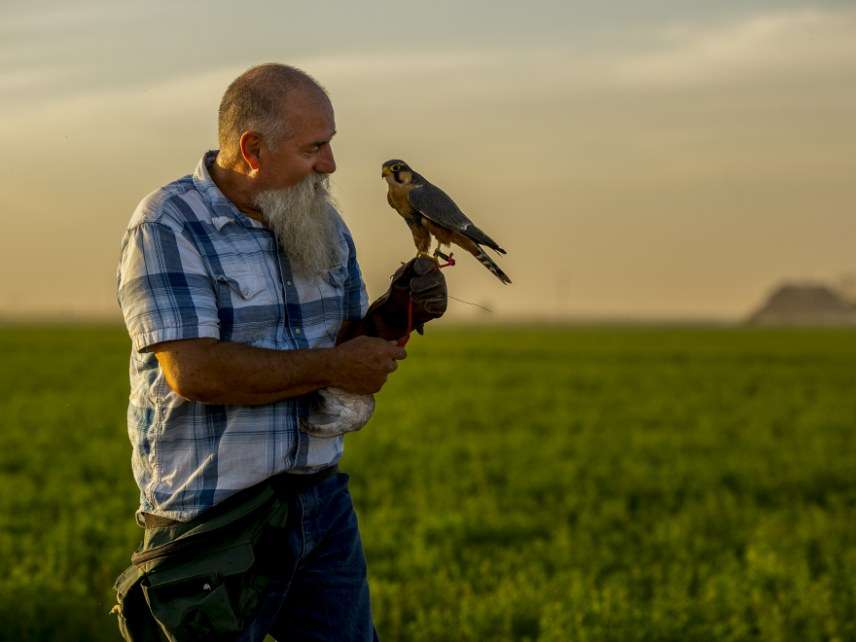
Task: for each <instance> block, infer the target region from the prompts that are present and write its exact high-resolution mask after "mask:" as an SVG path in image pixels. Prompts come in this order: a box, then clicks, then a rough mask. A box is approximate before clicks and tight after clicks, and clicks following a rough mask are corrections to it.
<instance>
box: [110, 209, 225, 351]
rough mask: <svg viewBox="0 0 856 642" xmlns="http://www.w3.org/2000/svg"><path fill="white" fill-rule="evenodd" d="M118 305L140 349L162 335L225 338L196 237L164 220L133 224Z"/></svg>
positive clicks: (124, 247) (126, 241)
mask: <svg viewBox="0 0 856 642" xmlns="http://www.w3.org/2000/svg"><path fill="white" fill-rule="evenodd" d="M117 281H118V283H117V294H118V299H119V306H120V307H121V308H122V315H123V317H124V319H125V326H126V327H127V328H128V334H129V335H130V337H131V343H132V344H133V347H134V349H135V350H137V351H139V352H145V351H147V349H148V348H149V347H150V346H152V345H154V344H156V343H160V342H162V341H175V340H178V339H198V338H213V339H219V338H220V321H219V317H218V314H217V298H216V295H215V292H214V288H213V285H212V282H211V279H210V278H209V276H208V272H207V270H206V269H205V264H204V262H203V260H202V257H201V256H200V255H199V251H198V250H197V249H196V246H195V245H194V244H193V243H192V241H191V240H190V239H189V238H187V237H186V236H185V235H183V234H181V233H180V232H176V231H175V230H174V229H173V228H172V227H170V226H169V225H166V224H163V223H154V222H146V223H141V224H140V225H137V226H135V227H132V228H131V229H129V230H128V231H127V232H126V234H125V238H124V239H123V242H122V252H121V256H120V259H119V269H118V273H117Z"/></svg>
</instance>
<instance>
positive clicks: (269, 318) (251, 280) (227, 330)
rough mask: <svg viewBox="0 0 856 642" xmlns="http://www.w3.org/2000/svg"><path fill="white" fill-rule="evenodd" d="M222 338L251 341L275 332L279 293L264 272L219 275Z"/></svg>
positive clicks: (238, 271)
mask: <svg viewBox="0 0 856 642" xmlns="http://www.w3.org/2000/svg"><path fill="white" fill-rule="evenodd" d="M214 281H215V283H216V288H217V302H218V303H217V308H218V315H219V317H220V338H221V339H223V340H226V341H238V342H241V343H252V342H256V341H264V340H266V339H268V338H270V337H269V336H268V335H270V336H274V335H275V334H276V328H277V325H278V324H279V323H280V321H281V312H280V303H279V296H278V294H277V292H276V290H275V289H274V288H273V287H272V286H271V284H269V283H268V279H266V278H264V275H260V274H257V273H254V272H251V271H249V270H246V269H244V270H235V271H230V272H229V273H227V274H216V275H215V276H214Z"/></svg>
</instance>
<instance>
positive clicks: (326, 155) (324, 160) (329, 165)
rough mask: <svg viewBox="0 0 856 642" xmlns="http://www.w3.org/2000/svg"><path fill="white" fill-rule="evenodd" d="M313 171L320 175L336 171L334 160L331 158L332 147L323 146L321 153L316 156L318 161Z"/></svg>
mask: <svg viewBox="0 0 856 642" xmlns="http://www.w3.org/2000/svg"><path fill="white" fill-rule="evenodd" d="M314 169H315V171H316V172H318V173H320V174H332V173H333V172H335V171H336V159H335V158H333V147H332V145H329V144H328V145H324V147H322V148H321V153H320V154H319V155H318V161H317V162H316V163H315V167H314Z"/></svg>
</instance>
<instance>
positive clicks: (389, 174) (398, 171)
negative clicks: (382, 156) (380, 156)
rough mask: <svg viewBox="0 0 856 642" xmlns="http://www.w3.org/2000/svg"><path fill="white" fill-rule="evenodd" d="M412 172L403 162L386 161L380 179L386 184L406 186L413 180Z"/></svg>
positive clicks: (396, 160) (395, 160)
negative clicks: (383, 179)
mask: <svg viewBox="0 0 856 642" xmlns="http://www.w3.org/2000/svg"><path fill="white" fill-rule="evenodd" d="M414 173H415V172H414V171H413V170H412V169H410V166H409V165H408V164H407V163H405V162H404V161H403V160H398V159H393V160H388V161H386V162H385V163H384V164H383V167H382V169H381V171H380V177H381V178H385V179H386V182H387V183H390V184H392V183H393V182H395V183H398V184H399V185H406V184H407V183H409V182H411V181H412V180H413V175H414Z"/></svg>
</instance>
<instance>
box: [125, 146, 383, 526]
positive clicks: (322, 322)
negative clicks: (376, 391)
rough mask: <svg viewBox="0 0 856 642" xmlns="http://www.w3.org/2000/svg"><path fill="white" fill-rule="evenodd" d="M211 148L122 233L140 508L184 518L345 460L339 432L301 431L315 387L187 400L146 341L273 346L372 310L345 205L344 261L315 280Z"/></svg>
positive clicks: (288, 344)
mask: <svg viewBox="0 0 856 642" xmlns="http://www.w3.org/2000/svg"><path fill="white" fill-rule="evenodd" d="M215 155H216V152H208V153H207V154H205V156H203V158H202V160H201V161H200V162H199V165H198V166H197V168H196V171H195V172H194V174H193V175H192V176H185V177H184V178H181V179H179V180H177V181H175V182H173V183H170V184H168V185H166V186H164V187H162V188H161V189H159V190H157V191H155V192H153V193H152V194H149V195H148V196H146V197H145V198H144V199H143V200H142V202H141V203H140V204H139V206H137V209H136V211H135V212H134V214H133V216H132V217H131V221H130V223H129V225H128V230H127V232H126V233H125V237H124V239H123V241H122V252H121V258H120V261H119V269H118V273H117V280H118V299H119V305H120V306H121V308H122V313H123V315H124V318H125V325H126V326H127V328H128V334H129V335H130V337H131V343H132V349H131V363H130V378H131V394H130V403H129V404H128V434H129V437H130V439H131V444H132V446H133V454H132V467H133V472H134V478H135V479H136V481H137V484H138V485H139V487H140V511H141V512H146V513H152V514H155V515H160V516H163V517H167V518H170V519H176V520H181V521H186V520H189V519H192V518H193V517H194V516H196V515H198V514H199V513H200V512H202V511H203V510H205V509H206V508H210V507H211V506H213V505H215V504H217V503H219V502H220V501H222V500H224V499H225V498H226V497H228V496H230V495H232V494H233V493H235V492H237V491H239V490H241V489H243V488H247V487H249V486H252V485H253V484H256V483H258V482H260V481H263V480H264V479H267V478H268V477H270V476H271V475H275V474H277V473H280V472H283V471H290V472H294V473H311V472H314V471H317V470H320V469H322V468H326V467H327V466H330V465H332V464H334V463H335V462H337V461H338V460H339V458H340V457H341V456H342V448H343V439H342V437H341V436H339V437H335V438H330V439H319V438H316V437H312V436H310V435H307V434H305V433H303V432H301V431H300V430H298V418H299V416H301V415H302V414H304V413H305V412H306V400H307V398H306V397H296V398H293V399H286V400H283V401H279V402H277V403H272V404H268V405H263V406H224V405H213V404H204V403H200V402H196V401H189V400H187V399H184V398H182V397H180V396H179V395H177V394H176V393H175V392H173V391H172V389H171V388H170V387H169V385H167V382H166V380H165V378H164V373H163V371H162V370H161V368H160V366H159V365H158V361H157V358H156V357H155V355H154V354H153V353H152V352H149V351H148V348H149V347H150V346H152V345H153V344H156V343H160V342H162V341H171V340H176V339H192V338H199V337H211V338H214V339H219V340H221V341H235V342H238V343H246V344H249V345H252V346H256V347H261V348H271V349H275V350H294V349H299V348H321V347H330V346H332V345H334V342H335V338H336V334H337V332H338V331H339V327H340V326H341V324H342V321H344V320H346V319H360V318H362V317H363V316H364V315H365V312H366V309H367V307H368V301H367V297H366V289H365V285H364V284H363V281H362V278H361V275H360V268H359V266H358V264H357V259H356V251H355V249H354V242H353V239H352V238H351V234H350V232H349V231H348V229H347V227H346V226H345V224H344V222H342V220H341V217H339V216H338V213H337V214H336V220H337V221H338V224H337V227H338V241H339V243H340V244H341V253H340V254H341V256H342V263H341V265H338V266H337V267H335V268H334V269H332V270H331V271H330V272H329V273H328V274H326V275H324V276H318V277H317V278H316V279H307V278H301V277H300V276H298V275H297V274H293V273H292V271H291V270H290V269H289V263H288V257H287V256H284V255H283V254H282V252H281V251H280V249H279V248H278V244H277V242H276V240H275V238H274V235H273V233H272V232H271V231H269V230H268V229H267V228H266V227H265V226H263V225H262V224H261V223H259V222H258V221H255V220H254V219H252V218H249V217H248V216H245V215H244V214H241V213H240V212H239V211H238V209H237V208H236V207H235V205H234V204H233V203H232V202H231V201H229V200H228V199H227V198H226V197H225V196H224V195H223V193H222V192H221V191H220V190H219V189H218V188H217V185H216V184H215V183H214V181H212V180H211V176H210V174H209V173H208V168H207V164H210V163H211V161H212V160H213V158H214V156H215Z"/></svg>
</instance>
